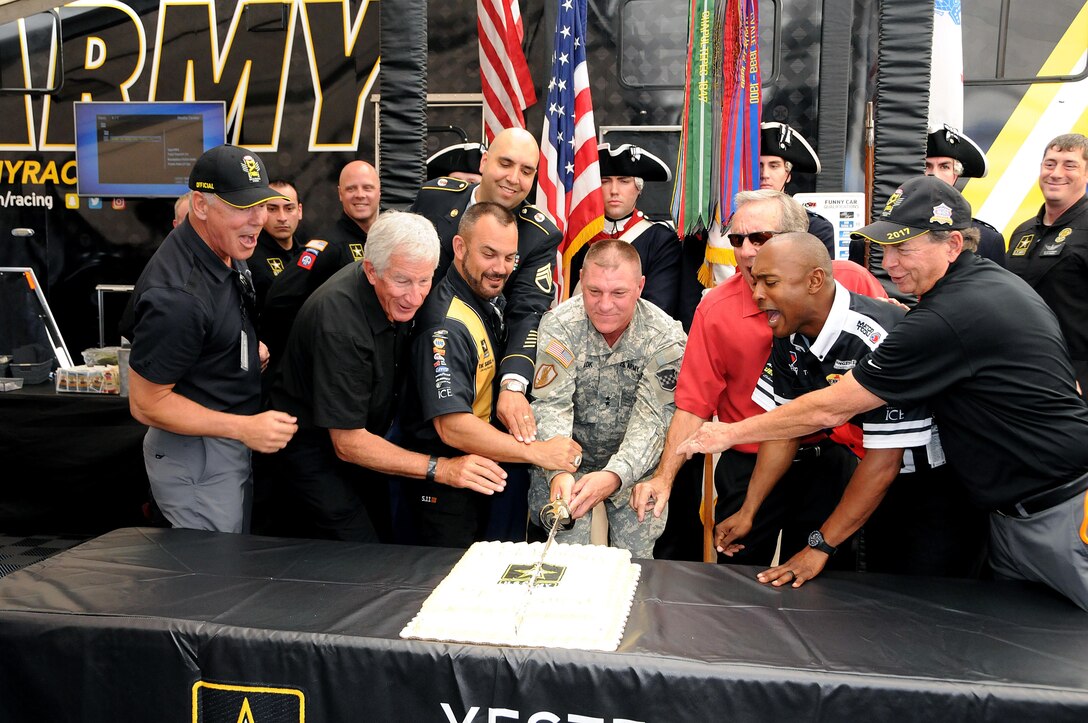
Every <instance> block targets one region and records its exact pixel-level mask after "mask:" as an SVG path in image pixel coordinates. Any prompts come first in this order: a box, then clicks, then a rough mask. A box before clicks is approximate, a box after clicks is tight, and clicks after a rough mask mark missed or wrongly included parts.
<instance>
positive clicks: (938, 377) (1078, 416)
mask: <svg viewBox="0 0 1088 723" xmlns="http://www.w3.org/2000/svg"><path fill="white" fill-rule="evenodd" d="M854 377H855V378H856V379H857V381H858V382H859V383H860V384H861V386H863V387H865V388H866V389H868V390H869V391H870V392H872V393H873V394H875V395H876V396H878V397H880V398H881V399H884V400H886V401H888V402H891V403H893V404H903V405H911V404H919V403H922V402H927V403H928V404H929V406H930V409H931V410H932V411H933V413H934V416H935V417H936V419H937V422H938V424H939V425H940V429H941V442H942V444H943V445H944V450H945V453H946V455H947V457H948V461H949V463H950V464H951V465H952V466H953V468H954V469H955V470H956V473H957V474H958V475H959V477H960V479H962V480H963V482H964V484H965V485H966V486H967V488H968V491H969V492H970V493H971V495H972V497H973V499H974V500H975V502H976V503H977V504H979V505H981V506H983V507H985V508H988V509H993V508H995V507H999V506H1001V505H1004V504H1008V503H1011V502H1015V501H1019V500H1021V499H1023V498H1024V497H1027V496H1029V495H1031V494H1032V493H1035V492H1040V491H1043V490H1047V489H1051V488H1053V487H1056V486H1057V485H1059V484H1063V483H1065V482H1069V481H1070V480H1073V479H1075V478H1076V477H1078V476H1079V475H1081V474H1084V472H1086V471H1088V407H1086V406H1085V403H1084V401H1083V400H1081V399H1080V398H1079V397H1078V396H1077V394H1076V388H1075V387H1074V384H1073V367H1072V364H1071V362H1070V360H1069V353H1068V352H1067V351H1066V347H1065V343H1064V341H1063V340H1062V334H1061V329H1060V328H1059V327H1058V321H1057V319H1056V318H1055V317H1054V313H1053V312H1052V311H1051V310H1050V309H1049V307H1047V305H1046V302H1044V301H1043V300H1042V299H1041V298H1039V295H1038V294H1036V293H1035V292H1034V291H1032V290H1031V289H1030V288H1029V287H1028V285H1027V284H1026V283H1024V281H1023V280H1021V279H1020V278H1018V277H1017V276H1015V275H1014V274H1012V273H1009V272H1008V271H1005V270H1004V269H1002V268H1001V267H999V266H997V265H996V264H994V263H993V262H991V261H988V260H986V259H982V258H979V257H978V256H976V255H975V254H970V253H963V254H960V256H959V258H957V259H956V261H955V262H954V263H952V265H951V266H949V268H948V272H947V273H946V274H945V275H944V277H943V278H941V279H940V280H938V281H937V283H936V284H935V285H934V287H933V288H932V289H931V290H930V291H928V292H927V293H926V294H925V295H923V296H922V298H921V300H920V301H919V302H918V305H917V306H916V307H915V308H914V309H912V310H911V311H910V312H909V313H908V314H907V315H906V316H905V317H904V318H903V320H902V321H901V322H899V324H898V325H896V327H895V331H894V332H892V333H891V334H890V335H889V336H888V339H887V340H886V341H885V342H884V343H883V344H881V345H880V347H879V348H877V349H876V350H875V351H873V353H872V354H871V355H870V357H869V358H868V359H866V360H865V362H864V363H862V364H859V365H858V366H857V367H856V368H855V369H854Z"/></svg>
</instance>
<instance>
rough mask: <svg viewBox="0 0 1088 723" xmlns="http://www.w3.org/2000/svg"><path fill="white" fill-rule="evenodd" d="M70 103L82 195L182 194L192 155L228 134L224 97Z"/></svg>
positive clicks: (190, 166) (192, 160)
mask: <svg viewBox="0 0 1088 723" xmlns="http://www.w3.org/2000/svg"><path fill="white" fill-rule="evenodd" d="M74 105H75V130H76V170H77V179H78V180H77V183H76V190H77V192H78V193H79V195H80V196H112V197H124V196H140V197H150V196H169V197H176V196H180V195H181V194H183V193H185V192H186V191H187V190H188V185H189V171H190V170H192V168H193V164H194V163H195V162H196V159H197V158H199V157H200V155H201V154H202V153H204V151H206V150H208V149H209V148H214V147H215V146H219V145H222V144H223V143H224V139H225V138H226V122H225V115H226V108H225V104H224V103H223V102H222V101H208V102H204V101H197V102H190V103H121V102H117V103H113V102H106V103H103V102H90V103H83V102H80V103H75V104H74Z"/></svg>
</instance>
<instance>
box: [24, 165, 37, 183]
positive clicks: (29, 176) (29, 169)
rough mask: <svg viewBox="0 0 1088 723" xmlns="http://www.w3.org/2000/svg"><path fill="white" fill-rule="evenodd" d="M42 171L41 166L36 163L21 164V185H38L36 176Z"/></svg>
mask: <svg viewBox="0 0 1088 723" xmlns="http://www.w3.org/2000/svg"><path fill="white" fill-rule="evenodd" d="M41 170H42V164H40V163H38V162H37V161H25V162H24V163H23V183H33V184H35V185H36V184H37V183H38V174H39V173H40V172H41Z"/></svg>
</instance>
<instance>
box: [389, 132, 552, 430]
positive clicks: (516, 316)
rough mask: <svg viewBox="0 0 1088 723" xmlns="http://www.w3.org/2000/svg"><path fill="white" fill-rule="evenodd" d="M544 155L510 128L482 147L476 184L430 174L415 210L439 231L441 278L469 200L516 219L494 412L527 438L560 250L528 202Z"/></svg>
mask: <svg viewBox="0 0 1088 723" xmlns="http://www.w3.org/2000/svg"><path fill="white" fill-rule="evenodd" d="M539 161H540V148H539V147H538V146H537V142H536V139H535V138H533V136H532V134H531V133H529V132H528V131H526V130H524V129H522V128H507V129H506V130H504V131H500V132H499V133H498V135H496V136H495V140H493V141H492V142H491V146H490V147H489V148H488V149H487V150H486V151H484V153H483V158H482V160H481V161H480V182H479V183H469V182H468V181H464V180H461V179H458V178H450V177H442V178H436V179H432V180H430V181H427V182H426V183H424V184H423V188H421V189H420V191H419V195H418V196H416V200H415V203H414V204H413V205H412V209H411V210H412V211H414V212H416V213H418V214H421V215H422V216H424V217H426V218H429V219H430V220H431V222H432V223H433V224H434V225H435V228H436V229H438V238H439V240H440V241H441V243H442V258H441V259H440V260H439V262H438V269H437V270H436V271H435V278H436V279H441V278H443V277H444V276H445V274H446V270H447V269H448V268H449V265H450V262H451V261H452V259H453V237H454V236H455V235H456V233H457V224H458V223H459V222H460V219H461V216H462V214H464V212H465V210H466V209H468V207H469V206H471V205H473V204H474V203H478V202H480V201H491V202H492V203H497V204H499V205H500V206H503V207H504V208H506V209H507V210H509V211H510V212H511V213H513V214H514V216H515V217H516V218H517V222H518V256H517V261H516V262H515V264H514V271H513V273H511V274H510V277H509V279H507V281H506V286H505V287H504V288H503V296H504V297H505V299H506V309H505V311H504V312H503V316H504V319H505V321H506V329H507V332H506V334H507V336H506V348H505V350H504V352H503V356H502V361H501V363H500V364H499V384H500V385H501V392H500V394H499V403H498V407H497V414H498V417H499V420H500V421H502V423H503V424H504V425H506V428H507V429H509V430H510V432H511V433H512V434H513V435H514V436H515V437H518V438H519V439H522V440H524V441H525V442H531V441H532V440H533V439H535V437H536V423H535V422H534V419H533V412H532V408H531V407H530V406H529V402H528V400H527V399H526V393H527V392H528V389H529V380H530V379H532V377H533V365H534V364H535V363H536V329H537V326H538V325H539V324H540V317H542V316H543V315H544V312H545V311H547V310H548V307H549V306H551V303H552V298H553V295H554V294H555V288H554V286H553V283H552V279H553V278H554V275H553V274H554V270H555V251H556V248H557V247H558V246H559V242H560V240H561V239H562V234H560V233H559V229H558V228H556V226H555V224H554V223H552V222H551V220H550V219H549V218H548V217H547V216H546V215H545V214H544V212H543V211H541V210H540V209H538V208H537V207H536V206H533V205H532V204H530V203H529V202H528V201H526V200H525V199H526V197H527V196H528V195H529V190H530V189H531V188H532V187H533V181H534V180H535V179H536V169H537V164H538V163H539Z"/></svg>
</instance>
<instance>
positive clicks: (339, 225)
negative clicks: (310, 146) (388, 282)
mask: <svg viewBox="0 0 1088 723" xmlns="http://www.w3.org/2000/svg"><path fill="white" fill-rule="evenodd" d="M381 188H382V187H381V181H379V180H378V172H377V171H376V170H374V166H372V165H370V164H369V163H367V162H366V161H352V162H351V163H348V164H347V165H346V166H344V168H343V170H341V171H340V182H339V183H338V184H337V186H336V192H337V194H338V195H339V196H340V206H341V208H342V212H341V214H340V217H339V218H338V219H337V220H336V222H335V223H333V224H332V225H331V226H329V227H327V228H325V229H324V230H323V231H321V232H320V233H318V234H317V235H315V236H313V237H312V238H311V239H310V241H308V242H307V243H306V245H305V246H304V247H303V248H302V250H301V252H300V253H299V255H298V257H297V259H296V261H295V262H294V263H293V264H291V265H290V266H288V267H287V268H285V269H284V270H283V272H281V273H280V274H279V275H278V276H276V278H275V280H273V282H272V286H271V287H270V288H269V290H268V295H267V296H266V297H265V303H264V308H263V310H262V312H261V318H260V321H259V325H258V332H259V334H260V336H261V340H262V341H263V342H265V344H267V345H268V350H269V353H270V354H271V359H272V364H273V365H275V363H276V361H277V359H278V358H279V356H280V355H281V354H282V352H283V349H284V348H285V347H286V346H287V337H288V335H289V334H290V332H291V326H292V325H293V324H294V321H295V316H296V315H297V314H298V310H299V309H301V308H302V303H303V302H304V301H306V299H308V298H309V297H310V294H312V293H313V292H314V291H315V290H316V289H317V287H319V286H321V284H323V283H325V282H326V281H328V280H329V278H331V277H332V275H333V274H335V273H336V272H337V271H339V270H340V269H341V268H343V267H344V266H347V265H348V264H350V263H355V262H359V261H362V259H363V247H364V246H365V245H366V234H367V231H369V230H370V226H371V225H372V224H373V223H374V221H376V220H377V218H378V213H379V209H378V205H379V201H380V199H381Z"/></svg>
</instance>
